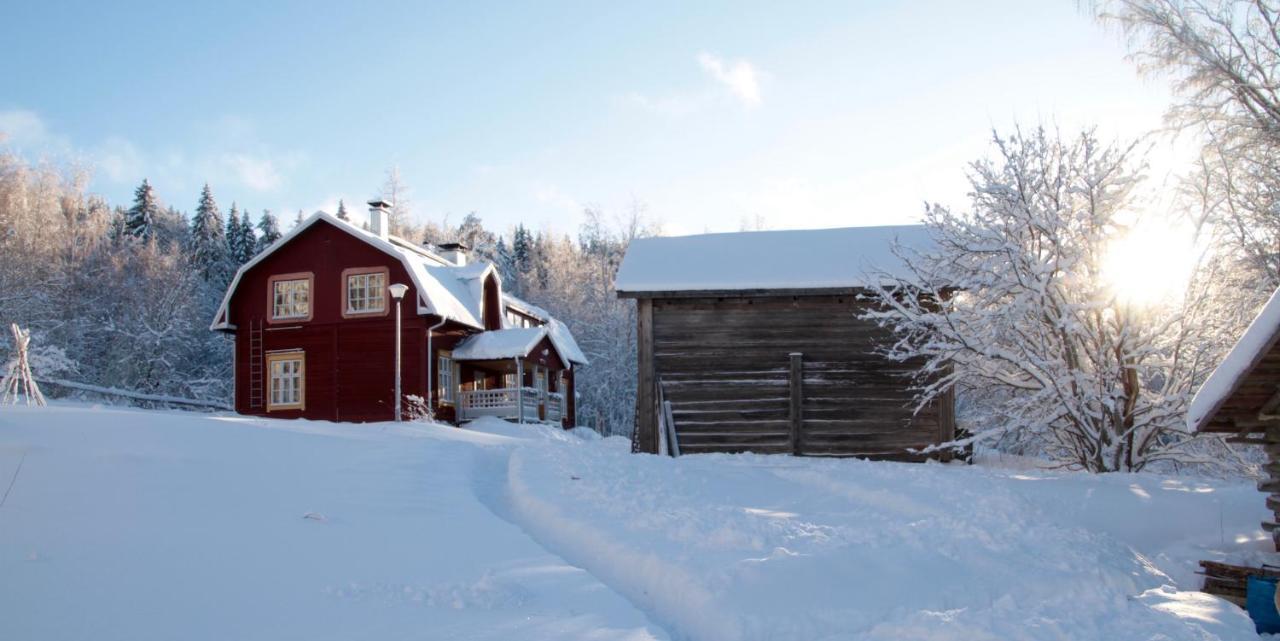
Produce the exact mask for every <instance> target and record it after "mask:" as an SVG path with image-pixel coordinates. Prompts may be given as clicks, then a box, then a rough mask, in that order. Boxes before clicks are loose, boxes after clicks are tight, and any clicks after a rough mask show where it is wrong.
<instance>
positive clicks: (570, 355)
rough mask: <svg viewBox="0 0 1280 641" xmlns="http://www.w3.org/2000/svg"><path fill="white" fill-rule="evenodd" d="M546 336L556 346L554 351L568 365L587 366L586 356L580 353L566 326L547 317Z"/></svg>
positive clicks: (580, 350) (580, 349) (576, 342)
mask: <svg viewBox="0 0 1280 641" xmlns="http://www.w3.org/2000/svg"><path fill="white" fill-rule="evenodd" d="M547 334H548V335H549V336H551V343H552V344H553V345H555V346H556V351H558V352H560V356H561V357H562V358H563V359H564V360H566V361H568V362H570V363H580V364H582V365H586V364H587V355H586V354H583V353H582V348H581V347H578V341H576V340H574V339H573V333H572V332H570V331H569V327H568V326H567V325H565V324H564V323H561V322H560V321H558V320H556V319H554V318H551V317H550V316H548V317H547Z"/></svg>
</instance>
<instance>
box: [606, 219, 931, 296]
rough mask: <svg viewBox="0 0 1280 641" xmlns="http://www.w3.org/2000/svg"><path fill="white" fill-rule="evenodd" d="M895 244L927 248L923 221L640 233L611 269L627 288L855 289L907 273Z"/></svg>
mask: <svg viewBox="0 0 1280 641" xmlns="http://www.w3.org/2000/svg"><path fill="white" fill-rule="evenodd" d="M895 243H900V244H902V245H903V246H905V247H907V248H910V249H915V250H924V249H929V248H931V247H932V246H933V244H934V243H933V240H932V238H931V237H930V235H929V233H928V231H927V229H926V228H925V226H924V225H895V226H883V227H846V228H840V229H795V230H782V231H753V232H737V233H726V234H700V235H696V236H663V237H656V238H640V239H636V240H634V241H632V242H631V246H630V247H629V248H628V249H627V255H626V257H625V258H624V259H623V260H622V266H621V267H619V268H618V276H617V278H616V280H615V285H616V287H617V290H618V291H619V292H622V293H626V292H663V291H716V290H748V289H825V288H854V287H866V286H868V285H871V284H875V281H874V280H873V279H876V277H877V276H878V275H880V274H887V275H888V276H889V277H892V278H909V277H910V276H911V274H910V272H909V271H908V269H907V267H906V265H905V264H903V261H902V259H900V258H899V257H898V256H896V255H894V253H893V247H894V244H895Z"/></svg>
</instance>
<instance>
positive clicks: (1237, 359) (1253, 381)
mask: <svg viewBox="0 0 1280 641" xmlns="http://www.w3.org/2000/svg"><path fill="white" fill-rule="evenodd" d="M1277 339H1280V290H1277V291H1276V292H1275V293H1274V294H1272V295H1271V300H1269V301H1267V304H1266V305H1265V306H1264V307H1263V308H1262V311H1261V312H1259V313H1258V316H1257V317H1256V318H1254V319H1253V322H1252V323H1251V324H1250V325H1249V329H1247V330H1245V333H1244V335H1243V336H1241V337H1240V340H1239V342H1237V343H1236V345H1235V347H1233V348H1232V349H1231V352H1230V353H1229V354H1227V357H1226V358H1225V359H1223V361H1222V363H1221V364H1220V365H1218V368H1217V369H1215V370H1214V371H1213V373H1212V374H1210V375H1209V378H1208V379H1207V380H1205V382H1204V385H1201V386H1200V391H1198V392H1197V393H1196V396H1195V398H1194V399H1193V400H1192V401H1191V408H1190V409H1189V410H1188V411H1187V426H1188V427H1189V428H1191V429H1192V430H1193V431H1200V432H1237V433H1238V432H1261V431H1264V430H1265V429H1266V425H1267V423H1268V422H1270V423H1272V424H1275V423H1276V421H1280V345H1277V342H1278V341H1277Z"/></svg>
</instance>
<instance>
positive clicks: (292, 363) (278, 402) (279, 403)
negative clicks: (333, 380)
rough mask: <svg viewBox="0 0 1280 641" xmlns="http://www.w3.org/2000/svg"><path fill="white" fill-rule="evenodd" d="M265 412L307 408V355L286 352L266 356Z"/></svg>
mask: <svg viewBox="0 0 1280 641" xmlns="http://www.w3.org/2000/svg"><path fill="white" fill-rule="evenodd" d="M266 358H267V368H266V369H267V411H268V412H273V411H279V410H302V409H306V407H307V355H306V353H305V352H302V351H300V350H298V351H288V352H277V353H271V354H267V357H266Z"/></svg>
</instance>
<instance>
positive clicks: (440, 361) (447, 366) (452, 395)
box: [436, 352, 458, 405]
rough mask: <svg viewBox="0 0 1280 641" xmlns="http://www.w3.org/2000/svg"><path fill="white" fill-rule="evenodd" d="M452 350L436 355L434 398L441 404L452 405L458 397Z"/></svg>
mask: <svg viewBox="0 0 1280 641" xmlns="http://www.w3.org/2000/svg"><path fill="white" fill-rule="evenodd" d="M454 367H455V365H454V362H453V352H440V354H439V355H438V356H437V357H436V380H437V381H438V383H439V385H438V389H436V398H438V399H440V404H441V405H453V404H454V402H456V400H457V398H458V393H457V387H458V386H457V381H458V378H457V376H456V374H457V372H456V371H455V370H454Z"/></svg>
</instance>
